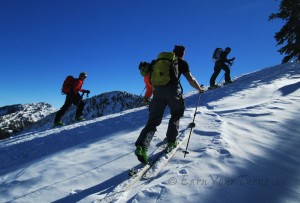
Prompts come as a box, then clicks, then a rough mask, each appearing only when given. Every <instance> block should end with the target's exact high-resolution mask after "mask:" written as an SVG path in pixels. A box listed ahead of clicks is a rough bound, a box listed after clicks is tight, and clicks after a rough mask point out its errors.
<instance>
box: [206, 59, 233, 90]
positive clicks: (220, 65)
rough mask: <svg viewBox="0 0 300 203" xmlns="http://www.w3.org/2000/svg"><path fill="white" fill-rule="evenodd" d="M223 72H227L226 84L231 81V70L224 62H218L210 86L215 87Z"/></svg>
mask: <svg viewBox="0 0 300 203" xmlns="http://www.w3.org/2000/svg"><path fill="white" fill-rule="evenodd" d="M221 70H224V71H225V82H230V81H231V78H230V68H229V67H228V65H226V64H225V63H224V62H221V61H217V62H216V63H215V67H214V73H213V74H212V76H211V78H210V81H209V83H210V86H214V85H215V82H216V79H217V77H218V75H219V74H220V72H221Z"/></svg>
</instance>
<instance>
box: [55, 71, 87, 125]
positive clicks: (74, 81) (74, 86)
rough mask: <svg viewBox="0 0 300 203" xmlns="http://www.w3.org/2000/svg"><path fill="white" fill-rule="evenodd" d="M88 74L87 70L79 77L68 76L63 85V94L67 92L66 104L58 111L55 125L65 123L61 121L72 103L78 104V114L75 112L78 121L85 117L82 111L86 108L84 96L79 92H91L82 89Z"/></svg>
mask: <svg viewBox="0 0 300 203" xmlns="http://www.w3.org/2000/svg"><path fill="white" fill-rule="evenodd" d="M86 77H87V74H86V73H85V72H82V73H80V74H79V78H74V77H73V76H68V77H67V78H66V79H65V81H64V83H63V87H62V94H66V95H67V96H66V100H65V103H64V105H63V106H62V107H61V108H60V110H59V111H58V112H57V113H56V116H55V119H54V125H55V126H62V125H64V123H63V122H62V121H61V118H62V117H63V116H64V115H65V113H66V112H67V110H68V109H69V108H70V107H71V106H72V104H74V105H76V106H77V110H76V114H75V120H76V121H82V120H84V118H83V117H82V111H83V108H84V102H83V101H82V96H83V95H80V94H79V92H82V93H83V94H84V93H87V94H89V93H90V90H84V89H82V88H81V87H82V85H83V82H84V80H85V79H86Z"/></svg>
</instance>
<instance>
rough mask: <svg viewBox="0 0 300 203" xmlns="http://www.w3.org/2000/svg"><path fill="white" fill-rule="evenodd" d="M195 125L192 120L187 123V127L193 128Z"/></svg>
mask: <svg viewBox="0 0 300 203" xmlns="http://www.w3.org/2000/svg"><path fill="white" fill-rule="evenodd" d="M195 126H196V124H195V123H194V122H192V123H190V124H189V125H188V128H194V127H195Z"/></svg>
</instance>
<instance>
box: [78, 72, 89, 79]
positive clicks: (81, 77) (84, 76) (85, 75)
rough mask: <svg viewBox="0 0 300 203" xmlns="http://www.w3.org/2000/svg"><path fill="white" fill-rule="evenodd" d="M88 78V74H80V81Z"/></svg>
mask: <svg viewBox="0 0 300 203" xmlns="http://www.w3.org/2000/svg"><path fill="white" fill-rule="evenodd" d="M86 77H87V74H86V72H82V73H80V74H79V79H80V80H85V79H86Z"/></svg>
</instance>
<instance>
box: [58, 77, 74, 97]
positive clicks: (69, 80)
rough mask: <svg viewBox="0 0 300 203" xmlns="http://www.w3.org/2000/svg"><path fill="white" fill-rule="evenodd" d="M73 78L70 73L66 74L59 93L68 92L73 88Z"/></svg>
mask: <svg viewBox="0 0 300 203" xmlns="http://www.w3.org/2000/svg"><path fill="white" fill-rule="evenodd" d="M75 80H76V79H75V78H74V77H73V76H72V75H69V76H67V77H66V79H65V81H64V83H63V86H62V88H61V93H62V94H68V93H70V92H71V91H72V90H73V86H74V82H75Z"/></svg>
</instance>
